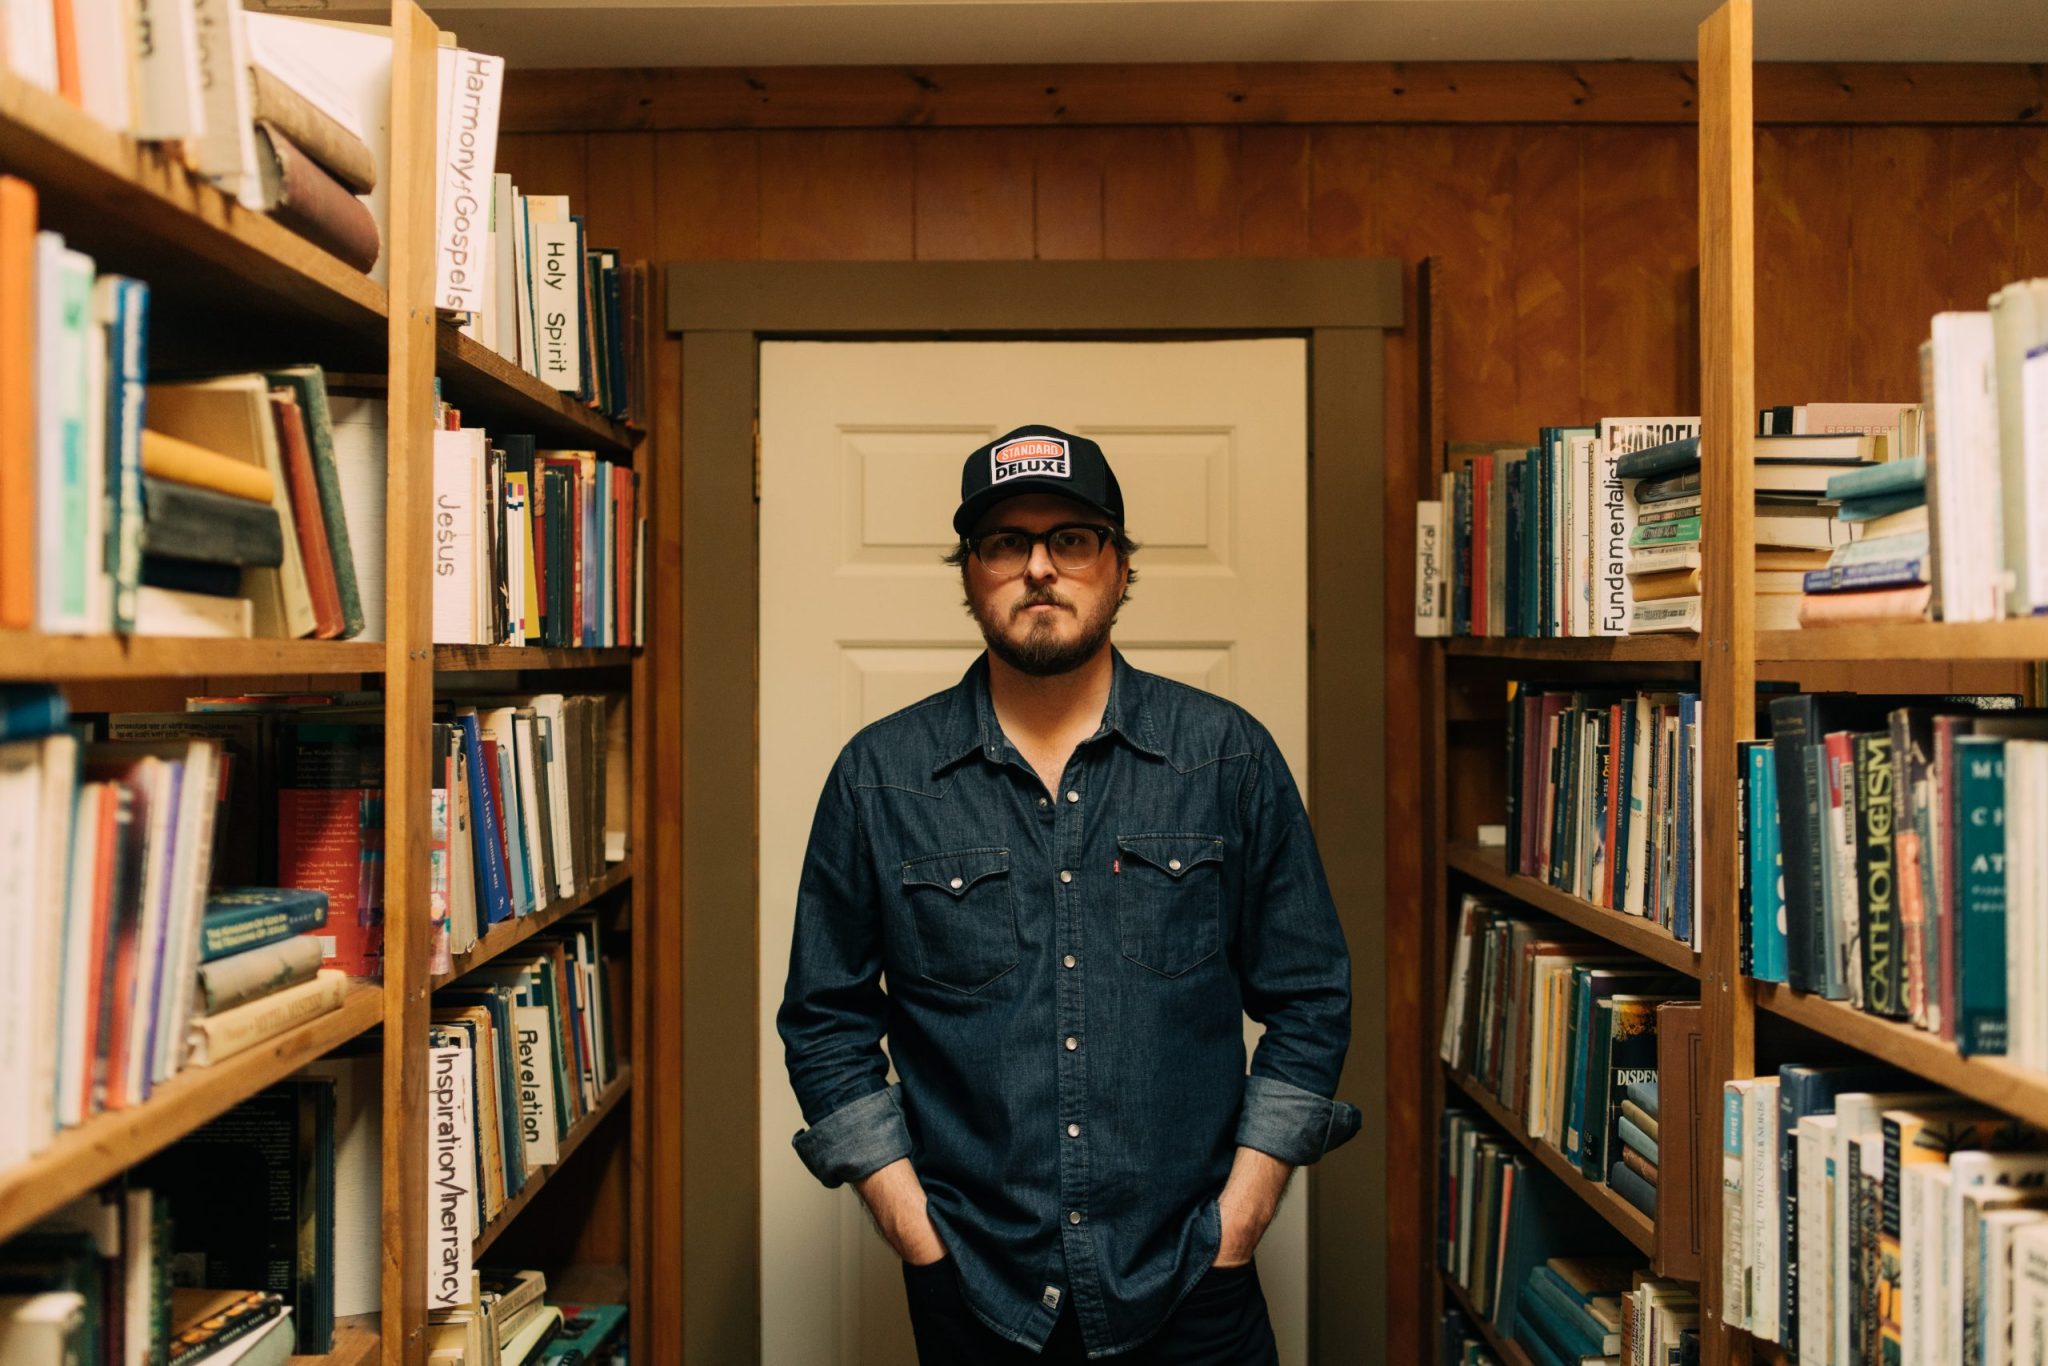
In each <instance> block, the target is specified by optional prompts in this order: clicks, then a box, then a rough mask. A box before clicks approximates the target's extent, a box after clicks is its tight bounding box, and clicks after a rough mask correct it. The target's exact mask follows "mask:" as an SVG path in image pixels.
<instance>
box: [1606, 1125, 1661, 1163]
mask: <svg viewBox="0 0 2048 1366" xmlns="http://www.w3.org/2000/svg"><path fill="white" fill-rule="evenodd" d="M1614 1138H1615V1142H1617V1143H1618V1144H1620V1145H1621V1146H1622V1147H1624V1148H1633V1149H1635V1151H1636V1152H1637V1153H1639V1154H1640V1155H1641V1156H1642V1158H1643V1160H1644V1161H1645V1162H1648V1163H1649V1164H1650V1165H1651V1166H1653V1167H1654V1166H1656V1165H1658V1163H1657V1140H1656V1139H1654V1138H1651V1137H1650V1136H1649V1135H1648V1134H1646V1133H1644V1132H1643V1131H1642V1130H1641V1129H1639V1128H1637V1127H1636V1122H1635V1121H1634V1120H1632V1119H1630V1118H1629V1117H1628V1116H1627V1115H1617V1116H1615V1119H1614ZM1616 1156H1617V1157H1618V1156H1620V1154H1619V1153H1617V1154H1616Z"/></svg>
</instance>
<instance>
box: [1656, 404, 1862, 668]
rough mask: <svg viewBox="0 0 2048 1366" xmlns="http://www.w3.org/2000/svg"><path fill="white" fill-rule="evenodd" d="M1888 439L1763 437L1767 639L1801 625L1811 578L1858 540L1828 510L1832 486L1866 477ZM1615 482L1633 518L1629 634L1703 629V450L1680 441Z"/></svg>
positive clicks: (1692, 440)
mask: <svg viewBox="0 0 2048 1366" xmlns="http://www.w3.org/2000/svg"><path fill="white" fill-rule="evenodd" d="M1884 448H1885V447H1884V439H1883V438H1882V437H1877V436H1870V435H1866V434H1861V433H1855V432H1846V433H1830V434H1819V435H1812V436H1759V437H1757V438H1756V451H1755V465H1756V474H1755V496H1756V508H1755V514H1754V524H1753V528H1752V530H1753V539H1754V544H1753V547H1752V548H1751V551H1750V553H1751V554H1753V555H1754V556H1755V581H1754V593H1755V616H1756V625H1757V628H1758V629H1760V630H1782V629H1790V628H1792V627H1795V626H1797V625H1798V624H1799V604H1800V597H1799V595H1800V593H1801V591H1802V590H1803V589H1804V588H1805V582H1806V581H1805V575H1806V573H1807V572H1808V571H1810V570H1814V569H1818V568H1822V567H1824V566H1825V565H1826V563H1827V557H1828V554H1829V553H1830V552H1831V551H1832V550H1833V549H1834V547H1835V546H1837V545H1839V544H1842V543H1844V542H1846V541H1848V540H1849V539H1850V537H1851V536H1852V535H1853V533H1852V532H1851V531H1850V530H1848V529H1847V527H1846V526H1845V524H1843V523H1842V522H1840V521H1838V520H1837V519H1836V518H1835V517H1834V516H1833V513H1832V510H1831V509H1830V508H1829V507H1828V506H1827V504H1826V502H1825V498H1826V494H1827V488H1828V481H1829V479H1830V478H1832V477H1834V476H1835V475H1838V474H1840V473H1842V472H1843V471H1845V470H1848V469H1860V468H1861V467H1863V466H1865V465H1867V464H1870V463H1871V462H1873V461H1874V460H1876V459H1877V458H1878V457H1879V456H1880V455H1881V454H1882V453H1883V451H1884ZM1616 472H1617V474H1618V475H1619V476H1620V477H1621V479H1622V480H1623V482H1624V484H1625V486H1626V490H1627V497H1628V500H1629V503H1630V505H1631V506H1632V507H1633V508H1634V512H1635V530H1634V532H1633V533H1632V534H1631V537H1630V548H1629V561H1628V579H1629V590H1628V591H1629V601H1630V612H1629V631H1630V633H1631V634H1641V633H1647V632H1653V631H1697V630H1699V629H1700V589H1701V577H1700V570H1701V560H1700V543H1701V529H1702V528H1701V522H1700V514H1699V497H1700V442H1699V438H1698V437H1697V436H1689V437H1684V438H1681V439H1679V440H1677V441H1672V442H1668V443H1666V444H1665V445H1662V446H1657V447H1652V448H1651V449H1649V450H1641V451H1635V452H1631V453H1630V454H1628V455H1625V456H1623V457H1622V458H1621V460H1620V461H1619V462H1618V464H1617V466H1616Z"/></svg>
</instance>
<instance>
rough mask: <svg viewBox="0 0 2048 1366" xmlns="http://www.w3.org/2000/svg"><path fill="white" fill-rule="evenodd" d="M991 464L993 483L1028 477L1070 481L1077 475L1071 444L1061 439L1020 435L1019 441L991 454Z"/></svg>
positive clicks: (1003, 445)
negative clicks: (1073, 463) (1069, 450)
mask: <svg viewBox="0 0 2048 1366" xmlns="http://www.w3.org/2000/svg"><path fill="white" fill-rule="evenodd" d="M989 464H990V467H991V468H990V470H989V482H990V483H991V484H1001V483H1005V482H1007V481H1009V480H1011V479H1021V478H1023V477H1024V476H1025V475H1027V474H1037V475H1044V476H1047V477H1049V478H1053V479H1067V478H1070V477H1072V474H1073V469H1072V465H1071V462H1070V461H1069V460H1068V456H1067V443H1066V441H1065V439H1064V438H1061V437H1057V436H1020V437H1018V438H1017V439H1016V440H1015V441H1006V442H1004V443H1003V444H1002V445H1000V446H998V447H996V448H995V449H994V450H993V451H990V452H989Z"/></svg>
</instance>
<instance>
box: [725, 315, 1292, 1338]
mask: <svg viewBox="0 0 2048 1366" xmlns="http://www.w3.org/2000/svg"><path fill="white" fill-rule="evenodd" d="M1306 367H1307V348H1306V346H1305V344H1304V343H1303V342H1301V341H1300V340H1297V339H1270V340H1258V341H1222V342H1149V343H1147V342H1139V343H1125V342H771V343H767V344H764V345H763V346H762V348H761V647H760V648H761V667H760V676H761V698H760V705H761V712H760V717H761V720H760V735H761V741H760V743H761V782H760V803H761V808H760V820H761V849H760V869H761V906H760V916H761V919H760V939H759V943H760V971H761V989H760V1019H759V1021H758V1028H759V1029H760V1032H761V1158H760V1160H761V1224H762V1227H761V1299H762V1304H761V1328H762V1331H761V1342H762V1359H763V1361H764V1362H765V1363H766V1364H767V1366H834V1364H836V1366H904V1363H908V1362H913V1361H915V1359H916V1355H915V1352H914V1351H913V1350H912V1348H911V1345H910V1341H911V1340H910V1327H909V1318H908V1315H907V1313H906V1311H905V1309H904V1302H903V1283H902V1279H901V1273H900V1271H899V1264H898V1262H897V1259H896V1257H895V1254H894V1253H893V1252H891V1251H890V1249H889V1247H888V1245H887V1244H886V1243H884V1242H883V1241H882V1239H881V1238H880V1236H879V1235H877V1234H876V1233H875V1232H874V1231H873V1230H872V1228H871V1227H870V1226H869V1225H868V1222H867V1219H866V1217H865V1215H864V1214H863V1213H862V1212H861V1211H860V1209H859V1205H858V1201H857V1199H856V1197H855V1196H854V1195H853V1194H852V1192H851V1191H850V1190H844V1189H842V1190H838V1191H827V1190H825V1189H823V1188H822V1187H820V1186H819V1185H818V1184H817V1183H816V1182H815V1181H814V1180H813V1179H812V1178H811V1176H810V1174H809V1173H808V1172H807V1171H806V1170H805V1169H804V1167H803V1164H802V1163H801V1162H799V1161H798V1160H797V1157H796V1154H795V1153H794V1152H793V1151H791V1149H790V1144H789V1140H790V1135H792V1134H794V1133H795V1132H796V1131H797V1130H798V1129H799V1128H800V1127H802V1122H803V1121H802V1116H801V1114H800V1113H799V1112H798V1109H797V1105H796V1098H795V1097H794V1096H793V1095H792V1094H791V1092H790V1089H789V1080H788V1076H787V1074H786V1073H785V1072H784V1071H783V1066H782V1041H781V1040H780V1039H779V1038H778V1037H777V1036H776V1033H775V1011H776V1008H777V1006H778V1005H779V1004H780V1002H781V999H782V987H783V980H784V977H785V976H786V974H787V971H788V966H789V958H788V955H789V939H790V932H791V928H792V926H793V924H794V917H795V903H796V888H797V877H798V873H799V871H800V869H801V867H802V862H803V853H804V846H805V843H806V840H807V838H808V836H809V833H810V821H811V814H812V812H813V810H814V809H815V807H816V805H817V800H818V792H819V790H820V789H821V787H822V786H823V784H824V781H825V774H826V772H827V771H828V770H829V769H830V768H831V765H832V761H833V759H834V758H835V757H836V756H837V755H838V753H839V749H840V747H841V746H842V745H844V744H845V743H846V741H847V739H848V738H849V737H850V736H851V735H852V734H853V733H854V732H855V731H857V730H859V729H860V728H861V727H862V726H864V725H866V724H867V723H868V722H870V721H874V720H878V719H879V718H881V717H883V716H886V715H888V714H889V713H891V712H893V711H896V710H897V709H899V708H901V707H904V706H907V705H908V704H910V703H912V702H915V701H917V700H918V699H920V698H922V697H926V696H929V695H930V694H932V693H935V692H938V691H940V690H942V689H944V688H947V687H950V686H951V685H952V684H953V683H955V682H956V681H958V679H959V677H960V675H961V673H962V672H963V671H965V669H966V668H967V666H968V664H969V663H971V662H972V661H973V659H974V657H975V656H976V655H977V654H978V653H979V652H980V650H981V637H980V635H979V633H978V632H977V631H976V630H975V626H974V623H973V621H972V620H971V619H970V618H969V617H968V616H967V613H966V610H965V608H964V607H963V606H962V605H961V590H960V580H959V573H958V571H957V570H954V569H950V568H948V567H947V566H945V565H943V564H941V563H940V562H939V557H940V556H941V555H943V554H944V553H945V552H946V551H947V550H948V549H950V548H951V546H952V544H953V535H952V530H951V528H952V517H953V509H954V507H955V506H956V505H957V504H958V503H959V500H960V466H961V463H962V462H963V461H964V460H965V459H966V456H967V453H968V452H969V451H971V450H973V449H974V448H975V447H976V446H978V445H980V444H981V443H982V442H984V441H987V440H989V439H990V438H992V437H994V436H997V435H999V434H1001V433H1003V432H1005V431H1008V430H1009V429H1010V428H1012V427H1015V426H1020V425H1022V424H1024V423H1027V422H1048V423H1051V424H1053V425H1054V426H1057V427H1062V428H1065V429H1066V430H1068V431H1072V432H1077V433H1081V434H1084V435H1087V436H1091V437H1094V438H1095V439H1096V440H1098V441H1100V442H1101V443H1102V448H1103V451H1104V453H1105V454H1107V455H1108V457H1109V460H1110V464H1111V466H1112V467H1113V468H1114V469H1115V470H1116V473H1117V478H1118V479H1119V480H1120V481H1121V483H1122V485H1123V489H1124V502H1125V508H1126V522H1127V525H1128V526H1129V528H1130V531H1131V534H1132V535H1133V536H1134V537H1135V538H1136V539H1137V540H1138V542H1139V543H1140V545H1141V546H1142V547H1143V548H1142V549H1141V550H1140V551H1139V553H1138V556H1137V558H1136V560H1135V561H1134V563H1135V565H1136V566H1137V567H1138V569H1139V571H1140V574H1141V579H1140V582H1139V583H1138V585H1137V587H1136V588H1135V589H1134V590H1133V592H1132V599H1131V602H1130V605H1129V606H1127V607H1126V608H1125V609H1124V611H1123V615H1122V618H1121V620H1120V621H1119V623H1118V625H1117V628H1116V632H1115V635H1114V639H1115V641H1116V643H1117V645H1118V646H1119V647H1120V648H1121V649H1122V650H1123V651H1124V653H1125V654H1126V655H1127V656H1128V657H1129V659H1130V660H1131V662H1132V663H1133V664H1134V665H1136V666H1137V667H1139V668H1142V669H1149V670H1152V671H1153V672H1155V673H1161V674H1165V675H1167V676H1168V677H1171V678H1176V679H1179V680H1181V681H1183V682H1186V683H1191V684H1193V685H1195V686H1197V687H1201V688H1206V689H1208V690H1209V691H1211V692H1215V693H1219V694H1221V695H1222V696H1225V697H1228V698H1230V699H1232V700H1234V701H1236V702H1238V703H1239V704H1241V705H1243V706H1245V707H1247V708H1249V709H1250V710H1251V712H1252V713H1253V714H1254V715H1255V716H1257V717H1258V718H1259V719H1260V720H1261V721H1263V722H1264V723H1265V724H1266V726H1267V728H1268V729H1269V730H1271V731H1272V733H1273V737H1274V739H1275V740H1276V741H1277V743H1278V744H1279V746H1280V751H1281V753H1282V754H1284V755H1285V756H1286V757H1287V761H1288V763H1289V764H1290V765H1291V766H1292V767H1293V769H1294V776H1295V780H1296V782H1297V783H1299V784H1300V785H1301V787H1302V788H1303V789H1304V790H1306V789H1307V786H1308V781H1307V780H1308V771H1307V761H1308V670H1307V662H1308V632H1307V600H1308V584H1307V573H1308V555H1307V546H1306V538H1307V533H1308V507H1307V486H1308V468H1307V464H1308V430H1307V425H1308V385H1307V368H1306ZM1247 1024H1248V1028H1250V1027H1249V1022H1247ZM1247 1038H1248V1040H1249V1039H1255V1038H1256V1030H1255V1028H1251V1032H1248V1034H1247ZM1300 1181H1301V1178H1297V1189H1296V1190H1295V1191H1294V1193H1293V1194H1291V1195H1290V1196H1289V1197H1288V1200H1287V1203H1286V1204H1285V1205H1284V1206H1283V1207H1282V1209H1281V1212H1280V1216H1279V1218H1278V1219H1276V1220H1275V1222H1274V1225H1273V1228H1272V1230H1271V1231H1270V1232H1269V1233H1268V1234H1267V1235H1266V1240H1265V1243H1264V1245H1263V1246H1262V1247H1261V1248H1260V1250H1259V1272H1260V1278H1261V1280H1262V1281H1263V1282H1264V1284H1265V1287H1266V1294H1267V1298H1268V1300H1269V1302H1270V1305H1271V1308H1272V1314H1273V1320H1274V1326H1275V1329H1276V1330H1277V1332H1278V1335H1279V1339H1280V1357H1281V1361H1282V1362H1284V1363H1286V1366H1301V1363H1303V1362H1305V1361H1306V1360H1307V1339H1308V1333H1307V1323H1306V1315H1307V1303H1308V1291H1307V1286H1308V1278H1307V1216H1306V1208H1307V1205H1306V1201H1305V1199H1304V1196H1303V1192H1302V1190H1300V1189H1299V1188H1298V1186H1299V1182H1300Z"/></svg>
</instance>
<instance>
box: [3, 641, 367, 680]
mask: <svg viewBox="0 0 2048 1366" xmlns="http://www.w3.org/2000/svg"><path fill="white" fill-rule="evenodd" d="M382 672H384V645H383V642H381V641H374V640H373V641H359V640H203V639H190V638H187V637H183V636H112V635H109V636H46V635H43V634H41V633H40V632H36V631H0V680H7V681H17V682H19V681H33V682H50V683H61V682H70V681H79V680H84V679H93V678H220V677H230V676H239V677H257V676H260V675H264V674H381V673H382Z"/></svg>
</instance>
